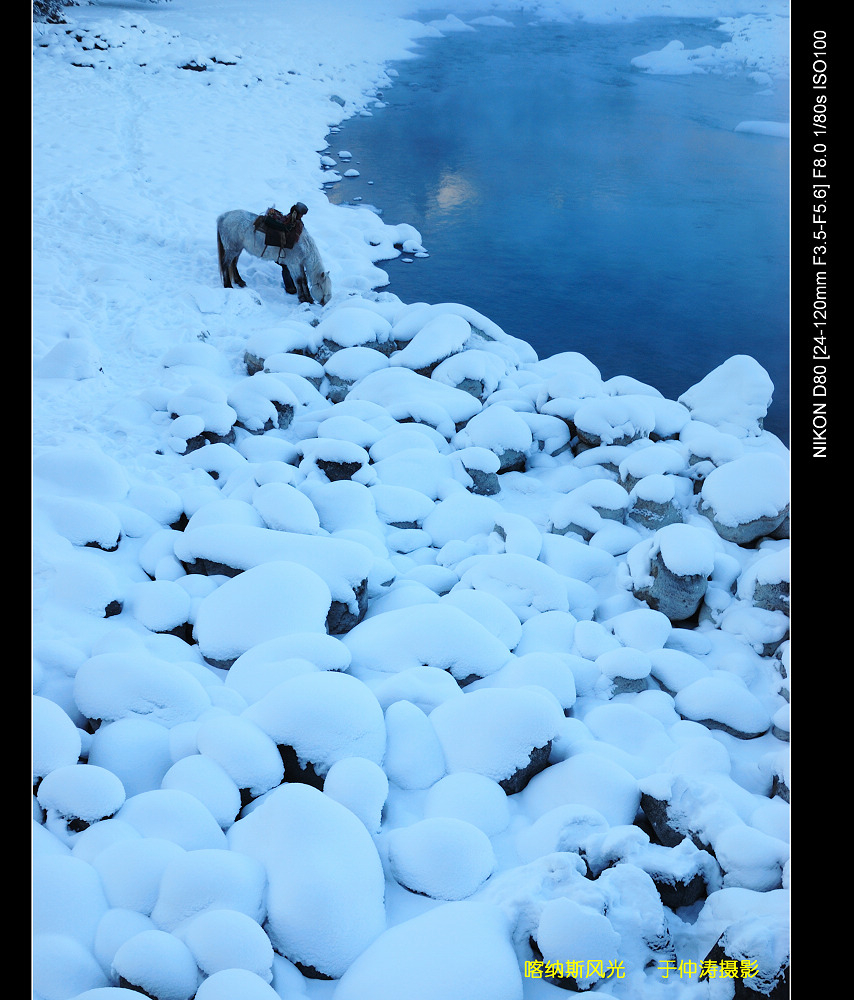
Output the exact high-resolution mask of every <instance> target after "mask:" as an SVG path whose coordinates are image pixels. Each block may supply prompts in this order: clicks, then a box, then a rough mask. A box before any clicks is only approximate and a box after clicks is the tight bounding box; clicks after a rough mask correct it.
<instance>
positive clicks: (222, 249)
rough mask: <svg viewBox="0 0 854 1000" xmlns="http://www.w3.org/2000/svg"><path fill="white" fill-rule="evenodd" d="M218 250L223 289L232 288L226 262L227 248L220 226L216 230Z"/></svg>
mask: <svg viewBox="0 0 854 1000" xmlns="http://www.w3.org/2000/svg"><path fill="white" fill-rule="evenodd" d="M216 250H217V260H218V261H219V276H220V280H221V281H222V286H223V288H231V279H230V278H229V276H228V265H227V263H226V260H225V247H224V246H223V242H222V233H221V232H220V231H219V226H217V230H216Z"/></svg>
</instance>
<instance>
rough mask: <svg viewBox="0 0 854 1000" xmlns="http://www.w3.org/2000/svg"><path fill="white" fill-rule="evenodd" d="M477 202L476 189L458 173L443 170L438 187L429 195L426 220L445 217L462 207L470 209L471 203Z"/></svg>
mask: <svg viewBox="0 0 854 1000" xmlns="http://www.w3.org/2000/svg"><path fill="white" fill-rule="evenodd" d="M478 200H479V196H478V192H477V188H476V187H475V186H474V184H473V183H472V182H471V181H470V180H468V179H467V178H466V177H464V176H463V175H462V174H461V173H459V172H452V171H450V170H443V171H442V175H441V177H440V179H439V186H438V188H437V189H436V190H435V191H434V193H433V194H432V195H431V198H430V207H429V208H428V209H427V216H428V218H435V216H436V215H437V214H438V215H446V214H447V213H449V212H453V211H454V210H455V209H459V208H461V207H463V206H469V207H471V203H472V202H476V201H478Z"/></svg>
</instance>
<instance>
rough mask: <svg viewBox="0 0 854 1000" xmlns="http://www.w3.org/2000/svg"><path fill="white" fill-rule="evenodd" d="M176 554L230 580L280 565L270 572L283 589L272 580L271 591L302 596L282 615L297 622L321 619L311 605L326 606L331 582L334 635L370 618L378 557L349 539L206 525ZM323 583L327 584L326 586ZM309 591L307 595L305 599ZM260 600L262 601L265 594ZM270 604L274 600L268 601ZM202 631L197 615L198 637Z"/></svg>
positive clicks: (179, 543) (181, 540) (186, 537)
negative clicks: (369, 595) (370, 587)
mask: <svg viewBox="0 0 854 1000" xmlns="http://www.w3.org/2000/svg"><path fill="white" fill-rule="evenodd" d="M175 554H176V556H177V557H178V558H179V559H180V560H181V562H182V563H184V564H185V565H186V566H187V568H188V570H190V571H191V572H203V573H208V574H210V573H214V574H224V575H226V576H235V575H237V574H239V573H243V572H244V571H249V570H252V569H255V570H258V569H260V568H261V567H263V566H265V565H267V564H269V563H271V562H276V563H279V568H278V569H272V570H267V573H268V574H273V575H275V574H278V575H279V576H280V577H282V580H281V582H280V583H279V584H278V586H276V585H274V584H273V583H272V581H271V582H270V584H269V587H270V588H271V589H272V588H275V589H277V590H280V591H281V592H282V593H283V594H285V595H288V596H291V595H294V596H295V595H299V597H298V599H297V600H295V601H293V603H292V604H291V606H290V607H287V606H285V607H283V608H282V614H283V615H284V616H285V617H287V618H288V619H290V618H291V617H294V618H297V617H299V616H300V614H302V615H304V616H305V618H306V620H307V621H309V622H314V620H315V618H316V615H315V614H314V613H313V612H314V611H316V610H319V608H309V607H308V606H307V604H309V603H317V604H319V603H320V599H321V596H322V595H321V593H320V591H321V590H322V584H324V583H325V585H326V587H327V588H328V590H329V594H330V603H329V604H328V605H327V607H326V611H325V612H324V618H326V616H327V615H330V618H329V622H328V626H329V631H330V632H340V631H346V630H347V629H348V628H351V627H352V626H353V625H354V624H355V623H356V622H357V621H358V620H360V618H361V617H362V615H364V613H365V608H366V603H365V601H366V598H365V588H366V586H367V579H368V575H369V573H370V571H371V567H372V565H373V562H374V558H375V557H374V554H373V553H372V552H371V550H370V549H368V548H366V546H364V545H362V544H360V543H359V542H355V541H352V540H349V539H345V538H331V537H328V536H325V535H318V534H311V535H303V534H298V533H296V532H291V531H274V530H272V529H270V528H261V527H255V526H253V525H248V524H247V525H243V524H236V525H230V526H227V527H223V526H222V525H204V526H202V527H198V528H193V529H192V530H188V531H184V532H182V533H181V534H180V536H179V537H178V538H176V539H175ZM286 563H287V564H290V568H289V569H288V568H286V567H285V565H284V564H286ZM296 565H299V566H301V567H302V570H300V569H297V568H295V567H296ZM288 572H290V573H292V574H295V575H294V576H293V579H292V581H291V583H290V584H288V583H285V581H284V577H285V576H286V575H287V573H288ZM308 574H311V576H313V577H315V578H317V579H318V582H315V583H312V582H311V581H310V579H309V576H308ZM262 575H263V574H259V573H257V572H256V573H255V574H253V577H252V578H253V579H255V578H256V577H257V578H258V579H259V580H260V578H261V576H262ZM318 583H320V584H321V586H320V587H319V586H318ZM239 586H240V587H241V588H246V589H247V590H249V589H256V587H257V585H255V586H254V587H253V586H252V585H250V584H248V583H243V584H240V585H239ZM232 589H233V590H234V591H235V593H236V591H237V589H238V588H237V587H232ZM303 592H304V593H305V595H306V596H305V597H303V596H302V594H303ZM310 595H313V596H310ZM257 596H258V597H259V599H260V597H261V595H260V593H259V594H258V595H257ZM211 598H212V602H213V603H214V604H217V603H218V602H219V600H220V599H219V598H216V597H215V595H211ZM269 600H270V597H269V596H268V598H267V601H268V602H269ZM283 603H286V602H283ZM333 604H334V606H333ZM203 610H204V602H203V606H202V607H200V609H199V615H200V616H201V615H202V614H203ZM205 617H207V616H205ZM199 628H200V625H199V618H198V617H197V619H196V631H197V638H198V630H199ZM287 631H293V629H290V628H287V627H284V628H280V629H279V630H278V634H279V635H281V634H283V633H285V632H287ZM303 631H305V629H303ZM263 638H265V639H267V638H271V636H270V635H267V636H264V637H263ZM258 641H260V640H258ZM241 652H243V650H241Z"/></svg>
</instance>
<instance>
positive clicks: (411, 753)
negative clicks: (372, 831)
mask: <svg viewBox="0 0 854 1000" xmlns="http://www.w3.org/2000/svg"><path fill="white" fill-rule="evenodd" d="M425 669H433V668H425ZM445 676H447V675H445ZM385 721H386V734H387V736H386V752H385V759H384V760H383V770H384V771H385V773H386V775H387V776H388V778H389V780H390V781H393V782H394V783H395V784H396V785H397V786H398V787H400V788H429V787H430V786H431V785H433V784H434V783H435V782H436V781H438V780H439V779H440V778H441V777H442V776H443V775H444V774H445V754H444V751H443V750H442V744H441V743H440V742H439V737H438V736H437V735H436V730H435V729H434V728H433V725H432V723H431V722H430V719H429V718H428V716H427V715H426V713H425V712H424V711H423V709H421V708H420V707H419V706H418V705H415V704H413V703H412V702H411V701H406V700H404V699H401V700H398V701H394V702H392V704H390V705H389V706H388V708H387V709H386V712H385Z"/></svg>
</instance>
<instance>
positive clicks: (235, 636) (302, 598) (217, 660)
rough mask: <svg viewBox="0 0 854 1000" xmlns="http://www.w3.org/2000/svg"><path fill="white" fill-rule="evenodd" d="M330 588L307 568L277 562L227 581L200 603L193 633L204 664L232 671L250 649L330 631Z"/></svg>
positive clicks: (290, 563)
mask: <svg viewBox="0 0 854 1000" xmlns="http://www.w3.org/2000/svg"><path fill="white" fill-rule="evenodd" d="M331 606H332V594H331V592H330V589H329V586H328V585H327V584H326V582H325V581H324V580H322V579H321V578H320V577H319V576H318V575H317V573H315V572H313V571H312V570H310V569H308V568H307V567H306V566H304V565H302V564H300V563H295V562H288V561H284V560H275V561H272V562H265V563H262V564H261V565H258V566H254V567H252V568H250V569H248V570H246V572H245V573H240V574H239V575H238V576H235V577H234V578H233V579H230V580H227V581H226V582H225V583H223V584H222V585H221V586H220V587H217V589H216V590H214V591H213V592H212V593H211V594H209V595H208V596H207V597H205V598H203V599H202V601H201V602H200V604H199V608H198V612H197V614H196V621H195V624H194V626H193V633H194V636H195V639H196V642H197V643H198V645H199V650H200V651H201V653H202V655H203V656H204V657H205V659H206V660H207V661H208V662H209V663H212V664H215V665H216V666H221V667H228V666H230V665H231V664H232V663H233V662H234V661H235V660H236V659H237V658H238V657H239V656H241V655H242V654H243V653H245V652H246V651H247V650H248V649H250V648H251V647H252V646H254V645H256V644H257V643H260V642H265V641H267V640H269V639H274V638H278V637H279V636H282V635H287V634H289V633H292V632H305V631H306V630H314V631H317V632H324V633H325V632H326V628H327V619H328V616H329V612H330V608H331Z"/></svg>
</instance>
